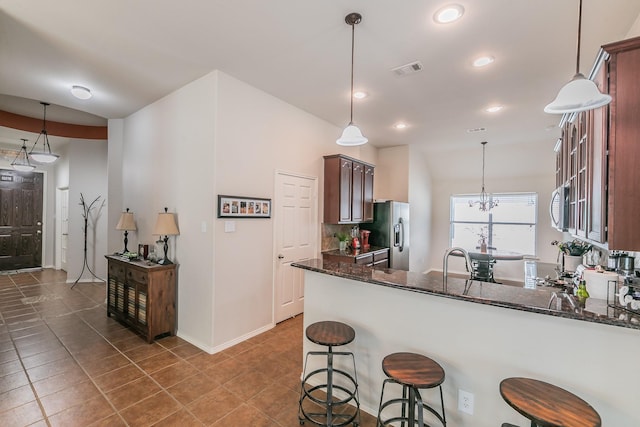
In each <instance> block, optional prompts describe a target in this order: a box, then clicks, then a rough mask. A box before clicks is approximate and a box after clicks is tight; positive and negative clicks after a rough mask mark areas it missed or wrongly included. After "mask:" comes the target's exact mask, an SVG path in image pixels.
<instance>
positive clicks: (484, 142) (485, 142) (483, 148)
mask: <svg viewBox="0 0 640 427" xmlns="http://www.w3.org/2000/svg"><path fill="white" fill-rule="evenodd" d="M481 144H482V193H483V194H484V192H485V191H484V153H485V149H486V146H487V141H483V142H482V143H481Z"/></svg>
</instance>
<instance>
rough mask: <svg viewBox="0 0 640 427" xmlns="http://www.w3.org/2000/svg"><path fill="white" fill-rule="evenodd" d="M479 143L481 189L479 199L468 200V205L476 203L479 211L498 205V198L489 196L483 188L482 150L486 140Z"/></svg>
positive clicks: (483, 150)
mask: <svg viewBox="0 0 640 427" xmlns="http://www.w3.org/2000/svg"><path fill="white" fill-rule="evenodd" d="M480 144H482V190H481V191H480V198H479V200H469V207H473V205H478V207H479V208H480V211H482V212H488V211H490V210H491V209H493V208H495V207H496V206H498V200H497V199H494V198H492V197H491V196H489V194H487V192H486V191H485V189H484V152H485V148H486V146H487V141H482V142H481V143H480Z"/></svg>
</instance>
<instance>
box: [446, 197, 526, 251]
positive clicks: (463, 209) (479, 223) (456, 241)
mask: <svg viewBox="0 0 640 427" xmlns="http://www.w3.org/2000/svg"><path fill="white" fill-rule="evenodd" d="M491 197H492V198H493V199H495V200H498V201H499V203H498V206H496V207H494V208H493V209H491V210H490V211H489V212H482V211H481V210H480V209H478V205H477V204H473V206H470V203H472V202H475V201H477V200H479V195H478V194H472V195H469V194H467V195H454V196H451V222H450V231H449V243H450V247H454V246H458V247H461V248H464V249H467V250H470V251H476V250H479V249H480V242H481V241H482V239H485V242H486V243H487V248H488V249H494V250H497V251H500V252H518V253H521V254H526V255H535V254H536V224H537V214H536V213H537V206H538V195H537V194H536V193H503V194H492V195H491Z"/></svg>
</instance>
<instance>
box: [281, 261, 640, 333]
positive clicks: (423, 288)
mask: <svg viewBox="0 0 640 427" xmlns="http://www.w3.org/2000/svg"><path fill="white" fill-rule="evenodd" d="M292 265H293V266H294V267H299V268H302V269H305V270H309V271H315V272H318V273H324V274H328V275H331V276H337V277H343V278H345V279H351V280H357V281H360V282H366V283H371V284H374V285H382V286H388V287H392V288H397V289H401V290H404V291H411V292H420V293H425V294H431V295H437V296H441V297H445V298H454V299H458V300H462V301H469V302H474V303H479V304H487V305H493V306H497V307H504V308H510V309H514V310H520V311H528V312H532V313H539V314H544V315H549V316H556V317H564V318H568V319H576V320H583V321H588V322H595V323H603V324H607V325H611V326H620V327H625V328H633V329H640V315H634V314H632V313H630V312H628V311H625V310H622V309H620V308H613V307H609V306H608V305H607V301H606V300H601V299H595V298H588V299H587V301H586V304H585V306H584V307H583V308H580V307H577V308H572V307H571V306H570V304H569V302H568V301H567V300H566V299H565V298H554V300H553V302H552V304H551V308H548V307H549V302H550V300H551V298H552V296H553V294H554V292H558V293H560V292H561V290H562V289H561V288H556V287H551V286H538V287H537V288H535V289H527V288H524V287H523V286H522V287H521V286H514V285H505V284H499V283H489V282H480V281H477V280H474V281H467V280H464V279H461V278H455V277H449V278H448V280H447V286H446V288H445V287H444V285H443V279H442V273H440V272H432V273H428V274H422V273H415V272H411V271H403V270H393V269H390V268H378V267H366V266H362V265H357V264H350V263H342V262H340V263H337V262H327V261H325V262H323V260H321V259H311V260H308V261H303V262H296V263H293V264H292Z"/></svg>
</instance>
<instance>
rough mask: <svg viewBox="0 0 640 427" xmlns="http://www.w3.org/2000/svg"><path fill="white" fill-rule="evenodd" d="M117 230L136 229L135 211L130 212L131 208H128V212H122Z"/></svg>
mask: <svg viewBox="0 0 640 427" xmlns="http://www.w3.org/2000/svg"><path fill="white" fill-rule="evenodd" d="M116 230H125V231H135V230H136V222H135V220H134V219H133V212H129V209H127V211H126V212H122V214H121V215H120V220H119V221H118V225H116Z"/></svg>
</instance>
